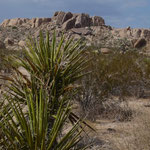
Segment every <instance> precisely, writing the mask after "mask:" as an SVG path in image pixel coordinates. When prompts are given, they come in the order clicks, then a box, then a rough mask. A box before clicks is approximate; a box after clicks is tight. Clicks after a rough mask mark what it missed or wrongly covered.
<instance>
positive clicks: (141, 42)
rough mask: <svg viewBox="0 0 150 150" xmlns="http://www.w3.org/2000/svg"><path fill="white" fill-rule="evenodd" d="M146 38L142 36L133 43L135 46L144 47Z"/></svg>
mask: <svg viewBox="0 0 150 150" xmlns="http://www.w3.org/2000/svg"><path fill="white" fill-rule="evenodd" d="M146 43H147V42H146V40H145V39H144V38H140V39H138V40H137V41H136V42H135V44H134V47H135V48H142V47H144V46H146Z"/></svg>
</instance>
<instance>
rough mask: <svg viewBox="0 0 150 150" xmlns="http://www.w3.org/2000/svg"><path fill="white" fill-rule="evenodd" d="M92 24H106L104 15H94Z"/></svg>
mask: <svg viewBox="0 0 150 150" xmlns="http://www.w3.org/2000/svg"><path fill="white" fill-rule="evenodd" d="M92 25H93V26H101V25H105V21H104V19H103V18H102V17H99V16H94V17H92Z"/></svg>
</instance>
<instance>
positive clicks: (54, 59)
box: [0, 33, 88, 150]
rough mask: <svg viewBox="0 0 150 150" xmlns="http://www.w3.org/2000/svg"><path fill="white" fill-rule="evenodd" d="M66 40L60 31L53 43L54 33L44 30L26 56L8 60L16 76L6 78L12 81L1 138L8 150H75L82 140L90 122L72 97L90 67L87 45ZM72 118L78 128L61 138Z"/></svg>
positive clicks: (3, 118) (9, 86)
mask: <svg viewBox="0 0 150 150" xmlns="http://www.w3.org/2000/svg"><path fill="white" fill-rule="evenodd" d="M64 40H65V39H64V36H62V37H61V40H60V41H59V42H57V41H56V36H55V33H54V35H53V38H52V42H50V38H49V33H47V36H46V39H44V37H43V35H42V33H41V34H40V39H39V41H37V40H34V39H31V38H30V40H28V42H27V47H26V48H25V50H24V53H25V55H24V57H23V58H16V57H11V58H9V59H8V61H9V62H11V63H9V66H11V68H12V71H13V75H12V76H11V77H6V76H3V77H2V78H3V79H5V80H7V81H9V85H8V91H7V93H6V94H5V95H4V96H5V101H7V103H6V105H5V106H4V108H3V111H2V113H1V114H0V115H1V123H0V127H1V129H2V140H1V142H2V144H3V145H4V146H5V147H6V148H7V149H17V150H18V149H31V150H32V149H34V150H37V149H39V150H47V149H54V150H55V149H58V150H59V149H62V150H63V149H64V150H66V149H71V148H72V147H73V146H75V145H76V143H77V142H78V141H79V140H80V138H81V137H80V133H81V131H82V130H83V125H87V126H88V124H86V122H84V121H81V120H80V119H79V117H77V116H76V115H75V114H74V113H72V112H71V104H70V98H68V95H69V94H70V92H71V90H72V89H73V88H74V87H75V86H74V82H75V81H76V80H78V79H79V78H81V77H82V76H83V75H84V74H83V73H82V71H83V70H84V69H85V68H86V67H87V65H86V64H87V62H88V60H86V56H85V54H84V50H83V47H84V43H82V42H81V41H77V42H76V43H74V42H73V39H71V40H69V41H67V42H65V41H64ZM12 60H13V61H12ZM14 60H15V61H14ZM18 67H22V68H24V70H25V71H26V72H27V73H28V75H25V74H24V73H23V72H21V71H20V70H19V69H18ZM66 95H67V96H66ZM23 108H26V111H23ZM68 119H69V120H70V121H71V123H73V124H74V126H73V128H72V129H71V130H70V131H69V132H68V133H67V134H65V135H64V136H60V137H59V135H60V133H62V132H61V130H62V128H63V126H64V125H65V123H66V121H67V120H68ZM79 124H80V125H79Z"/></svg>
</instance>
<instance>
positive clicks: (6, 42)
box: [0, 11, 150, 53]
mask: <svg viewBox="0 0 150 150" xmlns="http://www.w3.org/2000/svg"><path fill="white" fill-rule="evenodd" d="M40 30H42V31H43V32H46V31H49V32H50V34H52V33H53V32H54V30H55V31H56V33H57V35H56V36H57V37H60V36H61V34H62V33H64V34H65V36H66V37H67V38H70V37H71V36H72V37H74V39H75V40H78V39H80V38H83V39H85V40H86V41H87V45H89V46H90V45H96V46H98V47H102V48H110V47H112V48H118V49H121V50H126V49H129V48H131V47H132V48H138V49H140V48H142V47H145V46H146V45H148V43H150V29H137V28H131V27H127V28H122V29H119V28H113V27H111V26H109V25H106V24H105V21H104V19H103V18H102V17H100V16H92V17H91V16H90V15H88V14H86V13H80V14H78V13H71V12H63V11H57V12H55V13H54V15H53V16H52V17H51V18H32V19H29V18H15V19H6V20H4V21H3V22H2V23H1V25H0V48H5V47H6V48H9V49H13V50H18V49H19V48H22V47H24V46H25V40H26V38H27V37H28V36H29V35H32V36H33V37H36V38H38V37H39V35H40V34H39V33H40ZM102 51H106V49H102ZM107 51H108V49H107ZM105 53H106V52H105Z"/></svg>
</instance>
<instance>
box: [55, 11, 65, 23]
mask: <svg viewBox="0 0 150 150" xmlns="http://www.w3.org/2000/svg"><path fill="white" fill-rule="evenodd" d="M65 14H66V13H65V12H63V11H60V12H58V14H57V15H56V24H62V20H63V18H64V16H65Z"/></svg>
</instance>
